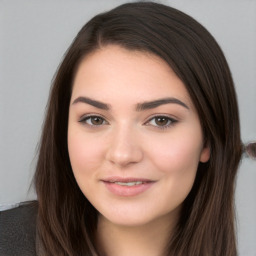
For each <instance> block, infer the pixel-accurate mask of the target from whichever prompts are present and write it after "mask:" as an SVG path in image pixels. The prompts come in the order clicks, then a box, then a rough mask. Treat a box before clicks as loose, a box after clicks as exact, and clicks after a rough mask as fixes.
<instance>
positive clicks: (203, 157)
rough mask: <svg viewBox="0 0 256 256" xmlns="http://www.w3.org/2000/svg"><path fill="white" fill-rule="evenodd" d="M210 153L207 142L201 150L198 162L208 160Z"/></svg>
mask: <svg viewBox="0 0 256 256" xmlns="http://www.w3.org/2000/svg"><path fill="white" fill-rule="evenodd" d="M210 155H211V149H210V146H209V145H208V143H207V144H206V145H205V146H204V148H203V149H202V151H201V155H200V162H202V163H206V162H208V160H209V159H210Z"/></svg>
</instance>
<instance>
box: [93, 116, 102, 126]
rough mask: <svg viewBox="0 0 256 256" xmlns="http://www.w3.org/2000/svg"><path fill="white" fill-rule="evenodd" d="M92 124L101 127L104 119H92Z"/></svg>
mask: <svg viewBox="0 0 256 256" xmlns="http://www.w3.org/2000/svg"><path fill="white" fill-rule="evenodd" d="M92 123H93V124H94V125H100V124H102V119H101V118H99V117H93V118H92Z"/></svg>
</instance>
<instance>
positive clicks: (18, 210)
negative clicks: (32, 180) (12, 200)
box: [0, 201, 37, 256]
mask: <svg viewBox="0 0 256 256" xmlns="http://www.w3.org/2000/svg"><path fill="white" fill-rule="evenodd" d="M36 217H37V202H36V201H31V202H25V203H20V204H19V205H18V207H15V208H13V209H10V210H5V211H1V212H0V255H5V256H14V255H19V256H23V255H24V256H25V255H26V256H34V255H36Z"/></svg>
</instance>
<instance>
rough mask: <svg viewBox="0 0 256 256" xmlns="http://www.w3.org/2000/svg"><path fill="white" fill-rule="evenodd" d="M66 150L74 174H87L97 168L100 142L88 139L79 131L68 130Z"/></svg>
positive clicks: (100, 151) (100, 155) (99, 156)
mask: <svg viewBox="0 0 256 256" xmlns="http://www.w3.org/2000/svg"><path fill="white" fill-rule="evenodd" d="M68 151H69V157H70V162H71V166H72V169H73V172H74V174H75V176H77V175H84V176H87V175H88V174H89V173H90V172H91V171H95V170H97V168H98V167H99V165H100V163H101V161H100V159H101V157H102V143H97V141H95V140H94V141H90V138H89V137H88V136H84V134H80V133H79V132H73V131H72V130H70V131H69V132H68Z"/></svg>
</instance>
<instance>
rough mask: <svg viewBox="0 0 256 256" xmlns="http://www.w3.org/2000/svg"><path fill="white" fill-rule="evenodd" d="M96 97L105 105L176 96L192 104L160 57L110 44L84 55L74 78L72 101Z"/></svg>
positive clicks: (184, 90)
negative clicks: (105, 103) (75, 98)
mask: <svg viewBox="0 0 256 256" xmlns="http://www.w3.org/2000/svg"><path fill="white" fill-rule="evenodd" d="M81 95H83V96H88V97H97V99H99V100H103V101H106V102H108V101H109V100H112V99H113V98H118V99H119V100H120V101H122V100H129V101H141V100H143V101H145V100H152V99H154V98H163V97H178V98H180V99H182V100H186V101H187V102H188V104H191V105H192V102H191V99H190V97H189V94H188V92H187V90H186V88H185V86H184V84H183V82H182V81H181V80H180V79H179V78H178V77H177V75H176V74H175V73H174V71H173V70H172V69H171V68H170V66H169V65H168V64H167V63H166V62H165V61H163V60H162V59H161V58H159V57H157V56H155V55H153V54H150V53H147V52H142V51H134V50H127V49H124V48H122V47H120V46H116V45H109V46H106V47H103V48H100V49H98V50H96V51H95V52H93V53H91V54H89V55H87V56H86V57H85V58H84V59H83V61H82V62H81V63H80V65H79V67H78V70H77V73H76V75H75V79H74V84H73V93H72V98H74V97H78V96H81Z"/></svg>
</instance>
